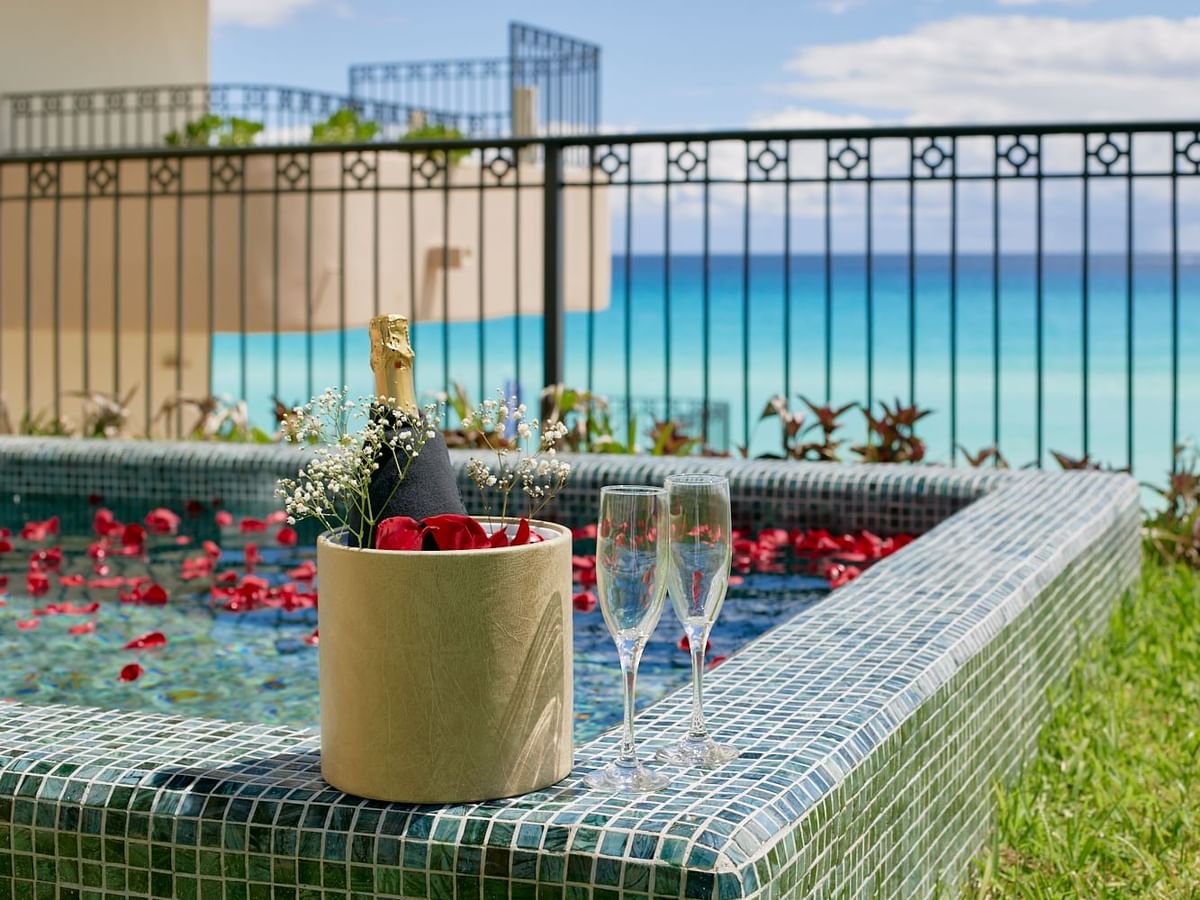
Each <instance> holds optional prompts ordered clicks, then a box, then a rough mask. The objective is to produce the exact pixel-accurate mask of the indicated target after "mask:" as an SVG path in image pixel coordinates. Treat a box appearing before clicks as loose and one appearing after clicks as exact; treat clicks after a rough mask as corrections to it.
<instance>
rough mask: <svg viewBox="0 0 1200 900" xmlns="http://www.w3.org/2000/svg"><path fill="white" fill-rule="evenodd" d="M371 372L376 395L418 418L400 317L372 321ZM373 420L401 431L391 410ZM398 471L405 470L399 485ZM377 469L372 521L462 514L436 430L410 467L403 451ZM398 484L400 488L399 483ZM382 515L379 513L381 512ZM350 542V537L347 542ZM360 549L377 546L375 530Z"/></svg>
mask: <svg viewBox="0 0 1200 900" xmlns="http://www.w3.org/2000/svg"><path fill="white" fill-rule="evenodd" d="M369 330H370V336H371V369H372V371H374V373H375V394H376V396H377V397H382V398H387V399H390V400H392V401H394V403H395V408H398V409H400V410H402V411H403V412H406V413H408V414H409V415H411V416H414V417H415V416H416V415H417V414H418V413H419V411H420V408H419V406H418V405H417V391H416V387H415V385H414V383H413V360H414V357H413V350H412V344H410V343H409V339H408V319H406V318H405V317H404V316H375V317H374V318H372V319H371V323H370V329H369ZM372 415H380V416H384V417H385V423H386V425H387V428H388V430H389V431H390V430H392V429H394V428H403V427H405V424H404V422H403V421H402V422H401V423H399V424H397V422H396V420H395V418H394V417H393V415H392V408H389V407H385V406H377V408H376V409H375V410H374V411H373V412H372ZM397 459H398V460H399V466H400V467H403V466H405V465H408V472H407V474H406V475H405V476H404V478H403V479H402V480H401V478H400V468H398V467H397ZM377 461H378V463H379V468H378V469H377V470H376V471H375V474H374V475H372V476H371V484H370V489H369V496H370V499H371V509H372V510H373V511H376V515H375V521H376V522H377V523H378V522H381V521H383V520H384V519H387V518H390V517H391V516H410V517H412V518H414V519H416V520H417V521H421V520H422V519H424V518H426V517H428V516H436V515H441V514H444V513H458V514H460V515H465V514H466V511H467V510H466V507H464V506H463V502H462V495H461V494H460V493H459V490H458V483H457V481H456V479H455V475H454V468H453V466H452V465H451V464H450V452H449V451H448V450H447V449H446V440H445V438H443V437H442V434H441V432H440V431H438V432H437V433H436V434H435V435H434V437H432V438H430V439H429V440H427V441H426V442H425V445H424V446H423V447H422V448H421V452H420V453H418V454H417V456H416V457H415V458H414V459H413V460H412V462H411V464H408V459H407V457H406V456H405V455H404V453H403V451H399V452H398V453H397V454H396V457H395V458H394V457H393V455H392V452H391V450H390V449H387V448H385V449H384V450H383V452H382V453H381V454H380V456H379V459H378V460H377ZM397 482H399V483H397ZM380 510H381V511H380ZM357 518H358V514H357V511H355V510H351V515H350V525H351V529H352V530H353V531H355V532H357V531H358V528H357V525H358V522H357V521H356V519H357ZM351 540H353V538H351ZM363 546H365V547H374V546H375V529H374V528H372V529H370V530H369V532H368V533H366V534H364V536H363Z"/></svg>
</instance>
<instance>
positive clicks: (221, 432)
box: [154, 394, 280, 444]
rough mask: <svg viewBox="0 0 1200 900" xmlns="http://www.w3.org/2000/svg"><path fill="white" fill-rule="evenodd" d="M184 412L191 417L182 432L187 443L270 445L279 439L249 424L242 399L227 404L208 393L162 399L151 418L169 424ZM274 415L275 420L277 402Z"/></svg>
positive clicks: (247, 412)
mask: <svg viewBox="0 0 1200 900" xmlns="http://www.w3.org/2000/svg"><path fill="white" fill-rule="evenodd" d="M185 409H190V410H191V411H192V412H193V414H194V415H195V418H194V420H193V421H192V425H191V426H190V427H189V428H188V429H187V431H186V432H185V435H186V437H188V438H190V439H191V440H197V441H226V442H232V443H251V444H270V443H272V442H274V441H276V440H279V437H280V435H278V434H276V435H271V434H268V433H267V432H265V431H263V430H262V429H261V428H259V427H258V426H256V425H252V424H250V414H249V411H248V409H247V407H246V401H245V400H239V401H237V402H236V403H230V402H229V401H227V400H224V399H223V398H220V397H214V396H212V395H211V394H210V395H208V396H207V397H173V398H171V399H169V400H166V401H164V402H163V405H162V406H161V407H160V408H159V410H158V414H157V415H156V416H155V417H154V418H155V421H159V420H162V421H163V422H164V423H166V422H169V421H170V420H171V418H172V417H173V416H174V415H175V414H176V413H177V412H181V411H182V410H185ZM275 415H276V419H278V418H279V402H278V400H276V413H275Z"/></svg>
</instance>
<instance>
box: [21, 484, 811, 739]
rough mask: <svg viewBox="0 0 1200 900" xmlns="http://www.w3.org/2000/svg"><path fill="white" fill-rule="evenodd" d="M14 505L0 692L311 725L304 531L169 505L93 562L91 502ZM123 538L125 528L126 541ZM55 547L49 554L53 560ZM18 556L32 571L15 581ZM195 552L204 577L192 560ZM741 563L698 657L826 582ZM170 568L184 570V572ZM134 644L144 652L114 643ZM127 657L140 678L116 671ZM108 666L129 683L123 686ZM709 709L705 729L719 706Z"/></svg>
mask: <svg viewBox="0 0 1200 900" xmlns="http://www.w3.org/2000/svg"><path fill="white" fill-rule="evenodd" d="M22 500H23V502H22V503H20V504H11V505H10V504H6V506H5V509H4V510H3V511H2V512H0V528H7V529H8V530H9V531H10V532H11V534H10V535H9V536H8V537H3V538H0V579H3V578H6V579H7V588H6V593H2V594H0V599H2V600H3V601H4V606H3V608H0V697H7V698H12V699H15V700H19V701H23V702H28V703H67V704H78V705H87V706H99V707H106V708H115V709H134V710H152V711H156V712H162V713H172V714H177V715H187V716H208V717H214V718H224V719H235V720H241V721H253V722H263V723H270V724H280V725H290V726H301V727H303V726H316V725H317V724H318V720H319V713H318V698H317V655H318V648H317V645H316V643H315V642H314V641H313V640H312V638H313V633H314V630H315V629H316V625H317V611H316V609H315V606H314V600H315V597H314V595H316V594H317V593H318V591H319V578H317V577H312V578H311V579H310V578H308V577H305V576H306V575H307V573H306V572H305V571H304V569H305V568H306V567H308V566H309V565H311V564H312V563H313V562H314V560H315V552H314V550H313V547H312V539H311V538H312V536H311V535H309V534H304V533H302V534H300V535H298V536H297V540H296V545H295V546H284V545H281V544H280V543H279V540H278V535H279V532H280V529H281V527H282V523H279V522H273V523H270V522H267V521H265V520H253V521H251V522H249V523H248V524H249V526H250V527H253V528H258V527H260V526H262V527H263V528H264V530H261V531H259V530H254V531H249V532H243V530H242V528H241V526H242V523H243V520H242V518H241V517H239V516H237V515H232V516H231V517H230V518H231V521H229V522H227V523H226V524H224V525H218V524H217V522H216V518H215V516H216V511H215V510H214V509H213V508H212V505H211V504H203V505H200V504H197V505H195V506H194V507H193V508H192V509H191V510H190V512H189V511H180V512H179V516H180V521H179V523H178V525H177V528H176V531H177V533H176V534H154V533H152V532H151V533H148V534H146V535H145V538H144V541H143V543H142V544H140V545H139V544H138V543H136V542H134V543H132V544H129V546H131V547H133V549H132V550H128V551H122V549H121V548H122V547H123V546H125V544H124V543H123V541H122V537H123V534H122V532H121V531H118V530H116V526H108V527H110V528H113V529H114V531H113V535H112V537H111V538H110V542H111V548H110V550H109V552H108V554H107V556H105V557H104V558H100V559H97V558H95V557H96V555H97V554H96V547H95V544H96V541H97V538H96V536H95V534H94V533H93V527H92V517H93V515H94V514H95V512H96V511H97V510H98V509H99V508H100V507H99V506H98V505H97V506H92V507H88V506H86V505H85V504H86V501H85V500H82V499H81V500H80V501H78V504H77V505H76V507H75V508H71V509H65V510H64V509H63V506H64V504H63V503H62V502H61V501H55V502H50V501H36V500H34V499H33V498H22ZM54 512H57V513H59V514H60V516H62V522H61V524H60V526H59V529H60V533H59V534H51V533H47V534H45V535H44V536H42V535H38V534H36V533H34V532H35V531H36V529H34V530H32V531H30V530H27V531H26V535H27V536H26V537H24V538H23V537H22V536H21V532H22V529H23V528H25V526H26V524H27V523H28V522H29V521H31V520H34V521H42V522H44V521H45V520H46V518H48V516H49V515H50V514H52V513H54ZM112 512H113V517H114V518H115V519H116V520H118V521H119V522H134V523H143V524H144V517H145V515H146V513H147V510H146V509H145V508H139V509H119V508H118V509H113V510H112ZM46 530H50V529H46ZM2 533H3V532H0V534H2ZM137 536H138V535H137V533H136V530H135V531H134V532H133V533H132V534H131V535H129V536H128V537H129V538H136V537H137ZM39 537H41V538H42V539H40V540H38V539H37V538H39ZM283 537H284V539H285V541H286V540H288V539H289V538H290V535H288V534H287V533H286V532H285V533H284V535H283ZM205 542H211V543H209V544H206V543H205ZM250 545H253V547H254V548H255V549H253V550H250V551H249V554H250V558H251V559H252V560H253V559H254V558H255V557H257V559H256V560H255V561H254V562H253V563H252V565H251V566H250V568H251V569H252V571H251V572H248V571H247V553H248V547H249V546H250ZM5 548H11V549H7V550H6V549H5ZM55 548H59V549H61V562H58V561H57V553H56V551H55ZM206 548H207V549H206ZM218 550H219V556H216V555H215V554H216V553H217V552H218ZM593 551H594V542H593V541H591V540H588V539H579V540H576V544H575V552H576V553H577V554H580V555H584V556H586V555H587V554H590V553H592V552H593ZM123 552H124V553H128V554H129V555H122V553H123ZM34 557H37V559H36V566H37V568H36V569H35V572H34V575H33V577H32V578H30V577H29V573H30V570H31V559H32V558H34ZM210 559H211V560H212V565H211V570H209V567H208V563H206V562H203V560H210ZM757 559H758V561H757V562H754V563H752V564H750V565H749V566H748V568H749V569H750V570H751V571H748V572H746V573H745V574H741V575H738V576H735V579H734V581H735V584H734V585H733V586H732V587H731V589H730V593H729V597H728V600H727V602H726V604H725V607H724V610H723V612H722V615H721V619H720V621H719V622H718V624H717V627H716V629H715V630H714V633H713V636H712V649H711V652H710V662H711V661H713V660H716V661H718V662H719V658H720V657H723V656H727V655H729V654H731V653H733V652H735V651H736V650H737V649H738V648H739V647H742V646H744V645H745V644H746V643H747V642H748V641H749V640H751V639H752V638H754V637H755V636H757V635H759V634H761V633H762V632H764V631H765V630H767V629H768V628H770V627H772V626H773V625H775V624H777V623H779V622H780V621H782V620H784V619H785V618H787V617H789V616H791V615H792V614H794V613H795V612H797V611H798V610H800V609H801V608H803V607H804V606H805V605H807V604H810V603H813V602H815V601H817V600H819V599H820V598H821V597H822V596H824V595H825V594H826V593H827V592H828V590H829V582H828V581H827V580H826V579H825V578H820V577H817V576H815V575H813V574H809V573H808V572H807V571H806V569H807V568H808V566H807V564H806V563H805V562H804V561H803V560H799V559H796V558H795V557H793V556H792V555H791V553H790V550H789V551H786V552H784V551H781V552H780V553H779V554H777V555H775V556H773V557H771V558H770V559H766V558H763V557H762V556H761V554H760V556H759V557H758V558H757ZM189 561H190V562H189ZM742 561H743V562H746V561H747V560H746V556H745V555H744V554H743V555H742ZM314 568H315V567H314ZM742 568H747V566H743V567H742ZM755 569H760V570H766V569H769V570H771V571H755ZM185 571H186V573H187V574H190V575H192V576H197V577H192V578H190V579H187V578H185V577H184V576H185ZM289 573H290V574H289ZM576 574H577V576H578V577H579V578H580V579H581V583H579V584H577V585H576V589H577V591H579V592H581V593H584V592H586V591H588V590H589V589H590V588H589V585H588V584H587V583H586V581H587V575H586V570H584V569H577V571H576ZM248 575H249V576H250V578H251V579H252V580H247V576H248ZM40 576H44V581H43V579H42V577H40ZM253 579H260V580H259V581H256V580H253ZM152 585H156V586H157V587H158V588H161V591H160V590H157V589H154V588H153V587H152ZM288 585H291V586H292V587H287V586H288ZM214 587H215V589H216V591H215V593H216V596H214ZM43 588H44V592H42V591H43ZM0 590H4V589H3V588H0ZM588 606H589V604H588V602H587V600H586V599H581V600H580V602H579V604H578V606H577V608H576V611H575V613H574V617H575V633H574V639H575V734H576V738H577V740H579V741H583V740H586V739H588V738H590V737H593V736H595V735H596V734H599V733H600V732H602V731H604V730H606V729H607V728H609V727H612V726H614V725H616V724H618V723H619V721H620V716H621V688H620V679H619V674H618V669H617V659H616V652H615V650H614V648H613V644H612V641H611V639H610V638H609V636H608V632H607V630H606V628H605V626H604V622H603V619H602V617H601V615H600V612H599V609H598V608H594V607H593V608H592V609H590V610H589V609H588ZM681 635H682V631H681V629H680V628H679V626H678V624H677V623H676V622H675V620H674V618H673V616H672V615H671V614H670V611H669V610H668V611H667V612H665V613H664V615H663V619H662V621H661V623H660V625H659V628H658V630H657V632H656V633H655V635H654V639H653V641H652V642H651V644H650V646H649V647H648V649H647V652H646V655H645V657H644V659H643V662H642V666H641V670H640V673H639V699H640V701H641V703H640V706H644V705H648V704H650V703H653V702H655V701H657V700H659V699H661V698H662V697H664V696H665V695H666V694H667V693H668V692H670V691H671V690H673V689H675V688H677V687H679V686H681V685H684V684H686V683H687V682H688V678H689V671H690V670H689V658H688V654H687V653H686V652H684V651H682V650H681V649H680V648H679V646H678V641H679V638H680V637H681ZM159 636H161V638H160V637H159ZM139 638H142V639H143V641H142V643H143V644H144V645H147V646H143V647H141V648H137V647H133V648H128V649H127V645H128V644H130V643H131V642H135V641H137V640H138V639H139ZM162 639H165V643H162ZM318 640H319V637H318ZM130 666H138V667H140V671H137V670H135V669H126V667H130ZM123 670H125V671H126V677H131V676H133V675H135V674H136V676H137V677H133V678H132V679H131V680H125V681H123V680H121V675H122V671H123ZM713 713H714V716H716V717H718V718H717V721H718V722H719V712H718V711H717V710H713Z"/></svg>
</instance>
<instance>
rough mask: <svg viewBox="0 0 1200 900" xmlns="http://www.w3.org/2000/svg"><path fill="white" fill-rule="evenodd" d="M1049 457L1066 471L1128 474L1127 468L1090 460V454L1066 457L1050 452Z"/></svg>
mask: <svg viewBox="0 0 1200 900" xmlns="http://www.w3.org/2000/svg"><path fill="white" fill-rule="evenodd" d="M1050 455H1051V456H1053V457H1054V461H1055V462H1056V463H1058V465H1059V467H1060V468H1062V469H1064V470H1067V471H1080V472H1128V471H1129V468H1128V467H1125V468H1120V469H1118V468H1116V467H1115V466H1111V465H1106V464H1104V463H1100V462H1097V461H1096V460H1094V459H1092V457H1091V455H1090V454H1087V453H1085V454H1083V456H1080V457H1073V456H1067V454H1065V453H1060V452H1058V451H1057V450H1051V451H1050Z"/></svg>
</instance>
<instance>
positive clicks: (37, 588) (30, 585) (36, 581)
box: [25, 572, 50, 597]
mask: <svg viewBox="0 0 1200 900" xmlns="http://www.w3.org/2000/svg"><path fill="white" fill-rule="evenodd" d="M25 590H27V591H28V592H29V595H30V596H31V597H40V596H42V595H43V594H45V593H46V592H47V591H48V590H50V579H49V578H47V577H46V575H45V573H44V572H29V573H27V574H26V575H25Z"/></svg>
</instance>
